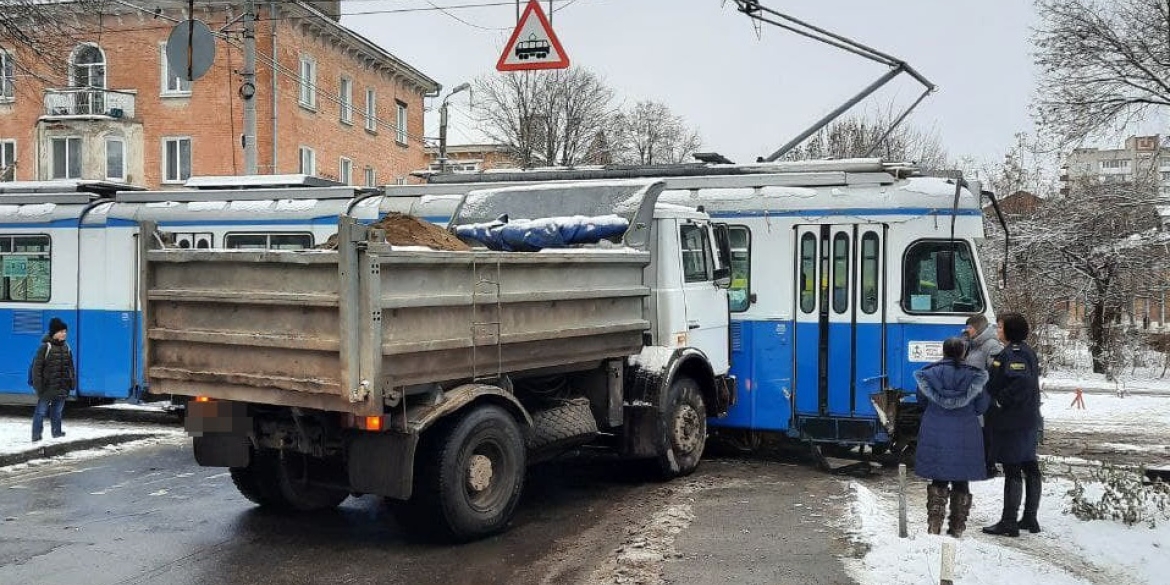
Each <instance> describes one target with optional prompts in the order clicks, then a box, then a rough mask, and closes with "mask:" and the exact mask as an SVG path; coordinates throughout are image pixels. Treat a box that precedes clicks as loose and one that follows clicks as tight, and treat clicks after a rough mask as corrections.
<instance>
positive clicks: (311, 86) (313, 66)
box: [298, 56, 317, 109]
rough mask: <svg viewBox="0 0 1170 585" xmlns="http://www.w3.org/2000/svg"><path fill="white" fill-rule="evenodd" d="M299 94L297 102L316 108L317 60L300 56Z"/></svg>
mask: <svg viewBox="0 0 1170 585" xmlns="http://www.w3.org/2000/svg"><path fill="white" fill-rule="evenodd" d="M300 84H301V95H300V99H299V100H298V102H299V103H300V104H301V105H302V106H304V107H306V108H310V109H316V108H317V62H316V61H313V60H312V59H311V58H309V57H303V56H302V57H301V79H300Z"/></svg>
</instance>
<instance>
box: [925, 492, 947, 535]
mask: <svg viewBox="0 0 1170 585" xmlns="http://www.w3.org/2000/svg"><path fill="white" fill-rule="evenodd" d="M950 495H951V490H949V489H947V488H946V486H936V485H929V486H927V488H926V532H928V533H930V534H939V533H941V532H942V525H943V517H945V516H946V514H947V498H948V497H950Z"/></svg>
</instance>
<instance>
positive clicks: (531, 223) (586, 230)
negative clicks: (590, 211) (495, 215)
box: [455, 215, 630, 252]
mask: <svg viewBox="0 0 1170 585" xmlns="http://www.w3.org/2000/svg"><path fill="white" fill-rule="evenodd" d="M629 227H630V222H629V221H627V220H626V219H625V218H623V217H619V216H617V215H602V216H594V217H585V216H583V215H573V216H567V217H547V218H543V219H518V220H512V221H510V220H509V219H508V217H507V216H506V215H505V216H501V217H500V218H499V219H497V220H495V221H493V222H489V223H475V224H469V225H460V226H455V235H457V236H459V237H461V238H466V239H471V240H475V241H477V242H481V243H483V245H485V246H487V247H488V248H489V249H491V250H503V251H505V252H533V251H537V250H541V249H544V248H564V247H566V246H571V245H573V244H596V243H597V242H600V241H601V240H606V239H610V238H616V237H620V236H621V235H623V234H625V233H626V230H627V229H629Z"/></svg>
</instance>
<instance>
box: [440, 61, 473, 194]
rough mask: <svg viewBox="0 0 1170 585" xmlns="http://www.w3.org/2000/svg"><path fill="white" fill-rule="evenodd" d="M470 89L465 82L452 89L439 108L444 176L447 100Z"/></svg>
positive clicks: (441, 169)
mask: <svg viewBox="0 0 1170 585" xmlns="http://www.w3.org/2000/svg"><path fill="white" fill-rule="evenodd" d="M468 89H471V84H470V83H467V82H464V83H460V84H459V85H456V86H455V87H454V88H452V89H451V93H448V94H447V97H445V98H443V103H442V104H441V105H440V106H439V172H440V173H443V174H445V173H446V172H447V100H449V99H451V96H453V95H455V94H457V93H459V92H461V91H464V90H468Z"/></svg>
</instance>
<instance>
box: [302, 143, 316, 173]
mask: <svg viewBox="0 0 1170 585" xmlns="http://www.w3.org/2000/svg"><path fill="white" fill-rule="evenodd" d="M300 173H301V174H302V175H316V174H317V153H316V152H313V149H312V148H309V147H307V146H302V147H301V167H300Z"/></svg>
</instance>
